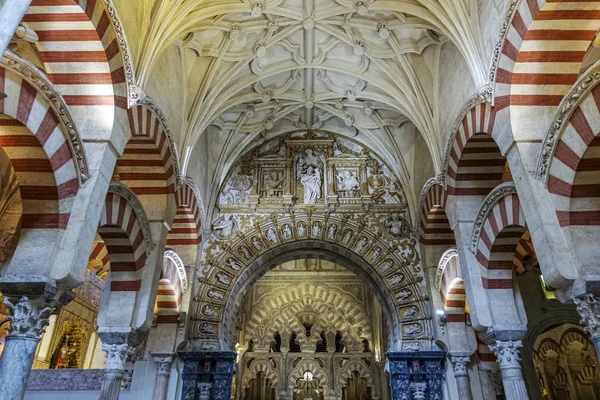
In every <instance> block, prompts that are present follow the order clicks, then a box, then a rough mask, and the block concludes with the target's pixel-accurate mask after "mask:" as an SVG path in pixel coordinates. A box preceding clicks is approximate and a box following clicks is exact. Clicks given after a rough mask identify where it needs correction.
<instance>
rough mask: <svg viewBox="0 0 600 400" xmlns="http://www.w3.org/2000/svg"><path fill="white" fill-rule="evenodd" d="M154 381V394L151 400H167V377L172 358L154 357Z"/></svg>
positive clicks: (169, 372) (169, 374)
mask: <svg viewBox="0 0 600 400" xmlns="http://www.w3.org/2000/svg"><path fill="white" fill-rule="evenodd" d="M154 361H156V367H157V369H156V381H155V383H154V394H153V396H152V400H167V392H168V391H169V377H170V376H171V366H172V365H173V358H172V357H155V358H154Z"/></svg>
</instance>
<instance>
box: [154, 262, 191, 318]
mask: <svg viewBox="0 0 600 400" xmlns="http://www.w3.org/2000/svg"><path fill="white" fill-rule="evenodd" d="M187 289H188V281H187V276H186V272H185V267H184V265H183V261H182V260H181V258H180V257H179V255H178V254H177V253H176V252H175V251H173V250H167V251H165V255H164V260H163V267H162V270H161V275H160V281H159V283H158V295H157V297H156V308H157V323H177V322H178V317H179V309H180V306H181V300H182V298H183V294H184V293H185V292H186V291H187Z"/></svg>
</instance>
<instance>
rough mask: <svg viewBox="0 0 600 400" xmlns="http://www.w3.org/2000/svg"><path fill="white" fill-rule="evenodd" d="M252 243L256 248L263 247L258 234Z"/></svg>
mask: <svg viewBox="0 0 600 400" xmlns="http://www.w3.org/2000/svg"><path fill="white" fill-rule="evenodd" d="M252 245H253V246H254V248H255V249H256V250H260V249H262V244H260V240H259V239H258V238H257V237H256V236H254V237H253V238H252Z"/></svg>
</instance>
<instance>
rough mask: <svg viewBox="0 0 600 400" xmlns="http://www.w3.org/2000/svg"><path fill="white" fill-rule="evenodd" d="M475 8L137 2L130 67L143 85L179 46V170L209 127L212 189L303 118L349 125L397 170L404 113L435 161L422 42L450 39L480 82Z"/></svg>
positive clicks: (335, 1) (337, 2)
mask: <svg viewBox="0 0 600 400" xmlns="http://www.w3.org/2000/svg"><path fill="white" fill-rule="evenodd" d="M477 18H478V17H477V3H476V1H475V0H472V1H466V2H464V3H463V2H456V1H453V0H396V1H383V0H375V1H361V0H359V1H344V0H250V1H240V0H236V1H209V0H204V1H202V0H201V1H197V0H194V1H192V0H170V1H162V0H155V2H154V4H153V6H152V7H149V6H148V5H146V11H145V17H144V23H143V24H142V35H141V38H142V43H141V45H139V51H138V55H137V57H136V58H137V60H136V64H137V68H136V70H137V77H138V82H139V84H140V86H142V87H144V85H145V82H146V81H147V80H148V79H149V76H150V72H151V70H152V68H153V66H154V65H155V63H156V61H157V59H158V57H160V55H161V53H162V52H163V50H164V49H165V48H166V47H168V46H170V45H172V44H175V45H178V46H179V47H180V48H181V49H182V50H181V51H182V54H183V61H182V62H183V64H184V65H183V67H184V70H185V75H186V79H187V82H186V90H187V93H186V94H185V97H187V98H186V99H185V106H184V107H185V110H186V115H187V120H186V123H185V127H184V135H183V139H182V143H180V144H179V146H180V152H181V158H182V159H181V163H182V170H183V171H184V172H185V171H186V169H187V167H188V164H189V160H190V157H193V155H192V149H193V148H194V146H195V144H196V143H197V141H198V140H199V138H200V137H201V136H202V135H205V134H207V132H216V133H215V134H216V135H220V136H222V137H224V139H221V142H220V143H221V144H222V146H220V151H221V154H220V155H219V157H218V158H217V159H218V161H217V164H218V165H214V166H210V167H209V169H211V170H212V171H214V174H213V176H214V178H213V186H214V188H215V189H216V188H218V186H219V185H220V183H221V182H222V180H223V179H224V178H225V175H226V173H227V169H228V168H229V166H230V165H231V164H232V163H233V162H234V161H235V160H236V159H237V158H238V157H239V155H240V154H242V153H243V152H245V151H247V150H248V149H249V148H250V147H253V146H256V145H258V144H260V143H262V142H263V141H264V140H265V139H267V138H272V137H274V136H277V135H278V134H281V133H285V132H289V131H294V130H303V129H323V130H329V131H334V132H337V133H340V134H343V135H347V136H350V137H355V138H356V140H358V141H359V142H362V143H363V144H365V145H367V146H368V147H370V148H372V149H373V150H375V151H376V152H378V153H379V154H381V156H382V158H384V159H385V160H386V162H388V163H389V164H390V165H393V166H395V168H396V171H395V172H396V173H397V174H398V175H399V176H400V179H401V180H402V181H406V180H410V177H409V176H408V171H407V168H406V165H405V162H404V160H403V151H402V149H401V146H400V145H399V141H398V140H397V137H395V136H397V135H399V134H400V131H399V128H400V127H401V126H402V125H403V124H405V123H407V122H408V123H412V124H413V125H414V126H415V127H416V129H417V130H418V132H420V134H421V135H422V137H423V139H424V141H425V144H426V146H427V148H428V150H429V153H430V154H429V157H431V159H432V163H433V166H434V168H435V169H436V170H438V171H439V169H440V167H441V154H442V151H441V149H442V148H443V144H442V139H441V135H440V132H439V128H438V124H437V121H436V118H435V116H434V112H433V101H434V100H433V97H434V96H435V77H436V70H435V69H436V68H437V66H436V64H435V60H434V59H435V57H434V56H432V55H428V54H427V49H428V48H430V47H432V46H437V45H439V44H441V43H443V42H445V41H447V40H450V41H452V43H453V44H454V45H455V46H456V48H457V49H458V51H460V52H461V54H462V55H463V57H464V59H465V60H466V63H467V65H468V66H469V69H470V71H471V74H472V77H473V80H474V81H475V83H476V85H479V84H482V83H484V82H485V70H486V63H485V62H484V59H485V57H484V56H483V50H482V45H481V43H480V42H479V39H478V38H479V34H478V32H479V28H478V22H477ZM143 27H145V28H143Z"/></svg>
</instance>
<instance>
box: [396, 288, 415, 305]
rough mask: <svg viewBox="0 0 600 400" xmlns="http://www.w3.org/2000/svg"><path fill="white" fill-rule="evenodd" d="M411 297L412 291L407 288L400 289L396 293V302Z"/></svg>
mask: <svg viewBox="0 0 600 400" xmlns="http://www.w3.org/2000/svg"><path fill="white" fill-rule="evenodd" d="M411 297H412V292H411V291H410V290H408V289H402V290H401V291H399V292H398V293H396V300H397V301H398V302H403V301H406V300H408V299H410V298H411Z"/></svg>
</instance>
